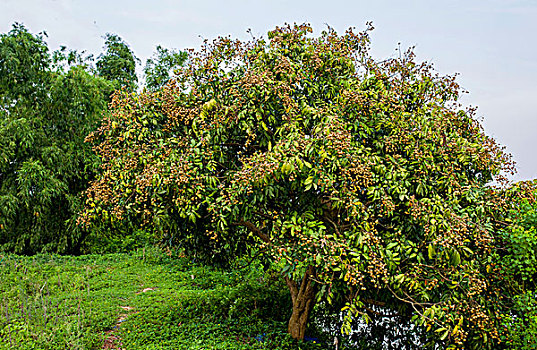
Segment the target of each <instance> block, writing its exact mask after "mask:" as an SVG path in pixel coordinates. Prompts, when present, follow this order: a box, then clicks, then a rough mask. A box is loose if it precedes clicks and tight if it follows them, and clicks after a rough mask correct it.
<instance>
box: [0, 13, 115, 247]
mask: <svg viewBox="0 0 537 350" xmlns="http://www.w3.org/2000/svg"><path fill="white" fill-rule="evenodd" d="M60 56H61V55H58V54H55V55H54V57H55V59H60ZM53 66H54V64H53V62H52V59H51V55H50V53H49V51H48V46H47V44H46V43H45V42H44V38H43V36H42V35H33V34H31V33H29V32H28V31H27V30H26V28H25V27H24V26H22V25H20V24H15V25H14V26H13V29H12V30H11V31H10V32H9V33H6V34H1V35H0V246H1V247H2V249H3V250H4V249H5V250H10V251H16V252H18V253H35V252H39V251H43V250H44V251H54V252H66V251H72V250H73V249H76V248H75V247H76V245H77V244H78V242H79V241H80V239H81V235H82V233H81V230H80V228H78V227H77V226H76V225H75V222H74V219H73V215H74V214H75V213H76V212H77V211H79V210H80V207H81V204H82V203H81V201H80V197H79V196H78V194H80V193H81V191H83V190H84V189H85V188H86V187H87V185H88V182H89V180H90V179H91V178H92V177H93V176H94V174H95V171H96V170H97V164H98V158H97V157H96V156H95V155H94V154H93V153H92V152H91V148H90V147H89V146H88V145H86V144H84V138H85V136H86V135H87V134H88V133H89V132H90V131H92V130H94V129H95V128H96V126H97V125H98V124H99V122H100V120H101V117H102V113H104V111H105V110H106V106H107V103H108V101H109V95H110V94H111V92H112V91H113V88H112V85H111V84H110V82H108V81H106V80H104V79H101V78H96V77H94V76H93V75H91V74H90V73H89V72H88V71H86V69H85V67H83V66H81V65H72V66H71V67H69V64H67V66H68V67H67V69H66V70H65V71H64V70H63V69H58V70H55V69H53Z"/></svg>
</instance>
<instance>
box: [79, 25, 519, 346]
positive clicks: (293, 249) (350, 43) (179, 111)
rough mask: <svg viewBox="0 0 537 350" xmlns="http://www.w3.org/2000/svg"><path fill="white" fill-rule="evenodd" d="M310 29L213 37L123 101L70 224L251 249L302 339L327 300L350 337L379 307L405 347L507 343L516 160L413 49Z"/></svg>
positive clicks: (227, 251)
mask: <svg viewBox="0 0 537 350" xmlns="http://www.w3.org/2000/svg"><path fill="white" fill-rule="evenodd" d="M310 32H311V28H310V27H309V26H308V25H295V26H286V27H283V28H276V29H275V30H273V31H271V32H269V34H268V40H265V39H263V38H258V39H253V40H252V41H250V42H241V41H238V40H236V41H234V40H231V39H229V38H219V39H217V40H215V41H214V42H212V43H209V42H206V43H205V45H204V46H203V47H202V49H201V51H199V52H197V53H193V56H192V57H191V59H190V61H189V62H188V65H187V66H186V67H185V68H184V69H181V70H179V71H178V72H177V73H178V75H177V76H176V78H175V80H174V81H173V82H171V83H169V84H167V85H166V86H164V87H163V88H162V89H160V90H157V91H155V92H154V93H153V92H149V93H142V94H128V93H119V94H116V95H115V97H114V99H113V102H112V105H111V107H112V113H111V116H110V117H109V118H106V119H105V120H104V122H103V124H102V126H101V127H100V129H99V130H98V131H97V132H95V133H92V134H91V135H90V136H89V137H88V140H89V141H90V142H93V144H94V149H95V150H96V152H98V154H99V156H100V157H101V159H102V161H103V172H102V174H101V175H100V176H99V178H98V179H96V180H95V181H94V182H93V183H92V185H91V187H90V188H89V190H88V192H87V194H88V197H87V205H86V210H85V212H84V214H83V216H82V218H81V220H80V221H81V222H82V223H84V224H87V225H94V224H98V223H100V222H109V223H111V224H114V223H121V222H128V223H130V224H132V225H135V226H142V227H144V226H145V227H151V228H152V229H154V230H157V231H159V232H160V233H161V234H162V235H163V237H166V238H167V239H169V240H170V241H173V240H175V241H177V242H179V243H180V244H181V245H182V246H183V247H184V248H185V249H186V251H187V252H188V253H195V254H203V255H205V256H209V257H210V258H211V261H213V262H215V263H216V262H218V261H223V262H226V261H229V259H230V257H233V256H236V255H241V254H244V253H250V254H254V253H255V254H256V256H257V255H259V257H260V259H261V260H262V261H263V262H264V263H266V264H267V265H268V266H270V267H272V268H275V269H277V270H279V271H281V273H282V274H283V277H284V279H285V281H286V284H287V286H288V288H289V290H290V293H291V297H292V301H293V310H292V311H293V312H292V315H291V319H290V321H289V328H288V330H289V332H290V333H291V334H292V336H293V337H295V338H303V337H304V334H305V329H306V322H307V319H308V315H309V313H310V312H311V310H312V308H313V305H314V304H315V302H316V301H322V300H324V301H325V302H326V303H327V304H326V305H330V304H332V305H342V306H344V307H343V309H344V311H345V312H346V317H345V322H344V323H343V330H345V331H347V332H350V331H351V324H352V323H353V322H356V321H357V319H358V318H359V317H360V316H361V318H362V319H364V320H366V321H367V320H373V319H375V318H378V317H381V316H382V315H384V316H388V317H390V316H391V317H397V318H399V319H400V320H401V322H400V324H407V325H408V327H406V328H405V327H403V328H402V331H403V332H406V333H407V334H410V336H409V337H410V338H412V337H414V339H417V340H416V342H415V343H414V344H406V345H405V344H404V345H405V346H407V345H408V346H409V347H412V346H417V347H421V348H435V347H437V346H441V347H443V348H457V347H458V348H462V347H464V348H467V349H472V348H494V347H501V346H503V345H502V344H505V343H506V342H509V341H510V339H507V338H510V337H511V336H510V335H509V334H507V333H506V332H503V331H502V330H503V329H504V328H503V327H504V323H503V322H504V319H503V316H502V315H508V314H509V313H510V311H509V307H510V305H512V303H511V302H512V301H513V294H512V293H510V292H506V288H505V285H506V283H509V282H507V281H508V280H510V278H512V277H513V276H511V275H509V274H507V273H506V272H505V271H504V270H498V269H495V268H492V267H491V265H490V258H489V257H491V256H492V255H493V254H494V253H495V252H496V251H498V246H497V245H498V242H499V237H498V236H497V235H498V234H499V233H498V232H499V229H500V228H503V227H506V225H505V224H502V223H498V222H497V221H494V219H493V217H494V215H497V213H498V212H501V210H505V205H504V204H505V202H502V199H501V196H499V195H498V192H497V190H495V189H494V187H492V186H489V185H488V184H489V183H490V182H491V181H493V180H501V177H500V176H499V175H500V173H501V171H510V170H511V169H512V165H511V164H510V161H509V157H508V156H507V155H505V154H504V153H503V152H502V150H501V149H500V148H499V147H498V146H497V145H496V143H495V142H494V140H492V139H491V138H489V137H487V136H486V135H485V134H484V133H483V130H482V128H481V126H480V125H479V123H478V122H477V121H476V120H475V119H474V118H473V116H474V112H475V111H474V110H473V109H467V110H462V109H460V105H459V104H458V102H457V101H458V98H459V95H460V93H461V89H460V87H459V86H458V84H457V83H456V82H455V78H454V77H451V76H439V75H438V74H436V73H435V72H434V70H433V68H432V66H431V65H429V64H427V63H421V64H420V63H417V62H416V61H415V60H414V57H413V53H412V52H411V51H409V52H407V53H406V54H404V55H401V56H400V57H399V58H394V59H389V60H385V61H383V62H376V61H374V60H373V59H372V58H371V57H370V54H369V50H368V43H369V39H368V33H367V32H363V33H355V32H353V31H352V30H348V31H347V32H346V33H345V34H344V35H338V34H337V33H335V31H333V30H331V29H329V30H327V31H326V32H323V33H322V35H321V36H320V37H318V38H314V37H311V36H310V35H309V33H310ZM502 203H503V204H502ZM502 208H504V209H502ZM493 213H496V214H493ZM513 237H515V236H513ZM513 239H518V238H513ZM504 292H505V293H504ZM502 298H504V299H506V301H507V302H506V303H501V302H498V300H500V299H502ZM412 334H414V336H412ZM504 337H507V338H504ZM396 345H397V344H396ZM394 346H395V345H394Z"/></svg>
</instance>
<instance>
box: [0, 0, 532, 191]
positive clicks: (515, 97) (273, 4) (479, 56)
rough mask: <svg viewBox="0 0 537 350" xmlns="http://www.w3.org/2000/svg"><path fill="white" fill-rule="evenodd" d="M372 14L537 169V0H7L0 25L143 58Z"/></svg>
mask: <svg viewBox="0 0 537 350" xmlns="http://www.w3.org/2000/svg"><path fill="white" fill-rule="evenodd" d="M368 21H372V22H373V25H374V26H375V30H374V31H373V32H372V34H371V52H372V54H373V56H374V57H376V58H378V59H386V58H389V57H393V56H395V55H396V48H397V47H398V46H399V45H400V46H401V48H403V49H404V48H407V47H410V46H415V52H416V54H417V59H418V60H422V61H429V62H432V63H434V66H435V68H436V70H437V71H438V72H439V73H440V74H453V73H459V74H460V76H459V79H458V81H459V83H460V84H461V85H462V87H463V88H464V89H466V90H468V91H469V92H470V93H469V94H468V95H465V96H464V98H463V100H462V102H463V103H464V104H466V105H472V106H478V107H479V109H478V113H477V116H478V118H479V120H480V121H481V122H482V124H483V126H484V128H485V132H486V133H487V134H488V135H490V136H492V137H494V139H496V141H497V142H498V143H500V144H501V145H503V146H505V150H506V151H507V152H508V153H510V154H512V155H513V159H514V160H515V162H516V164H517V169H518V173H517V174H516V175H515V176H513V177H511V179H512V180H513V181H518V180H528V179H535V178H537V156H536V155H535V154H536V153H537V84H536V82H537V40H535V37H536V35H537V0H465V1H463V0H435V1H433V0H406V1H400V0H367V1H363V0H354V1H351V0H348V1H343V0H325V1H317V0H309V1H306V0H294V1H291V0H290V1H284V0H271V1H253V0H228V1H221V0H220V1H218V0H195V1H183V0H176V1H173V0H145V1H141V0H128V1H127V0H106V1H104V0H92V1H89V0H0V32H2V33H5V32H7V31H9V30H10V28H11V25H12V24H13V23H14V22H20V23H23V24H24V25H25V26H26V27H27V28H28V29H29V30H30V31H31V32H33V33H37V32H41V31H46V32H47V34H48V39H47V42H48V44H49V47H50V48H51V49H52V50H54V49H57V48H59V47H60V45H65V46H67V47H68V48H70V49H76V50H87V52H89V53H94V54H98V53H100V52H101V50H102V46H103V44H104V40H103V35H105V34H106V33H115V34H118V35H119V36H120V37H122V38H123V39H124V40H125V41H126V42H127V43H128V44H129V45H130V47H131V49H132V50H133V51H134V53H135V54H136V56H138V57H139V58H140V59H141V61H142V62H143V63H145V60H146V59H147V58H149V57H150V56H151V55H152V53H153V52H154V51H155V47H156V46H157V45H162V46H164V47H167V48H175V49H179V50H182V49H185V48H199V47H200V45H201V43H202V41H203V39H210V40H211V39H214V38H216V37H217V36H225V35H231V36H232V37H233V38H239V39H244V40H247V39H249V38H250V35H249V34H247V30H248V29H251V31H252V34H253V35H254V36H255V37H259V36H266V33H267V31H269V30H271V29H274V27H275V26H278V25H280V26H281V25H283V24H284V23H295V22H296V23H304V22H307V23H310V24H311V25H312V26H313V28H314V33H317V34H318V33H320V32H321V31H322V30H324V29H326V26H327V25H329V26H331V27H333V28H334V29H336V31H338V32H340V33H342V32H344V31H345V30H346V29H347V28H349V27H355V28H357V29H358V30H363V29H365V27H366V25H365V24H366V22H368Z"/></svg>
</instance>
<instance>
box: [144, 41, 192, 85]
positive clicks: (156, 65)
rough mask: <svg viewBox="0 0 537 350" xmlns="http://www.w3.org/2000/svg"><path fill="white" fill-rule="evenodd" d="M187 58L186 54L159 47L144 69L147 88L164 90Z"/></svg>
mask: <svg viewBox="0 0 537 350" xmlns="http://www.w3.org/2000/svg"><path fill="white" fill-rule="evenodd" d="M187 57H188V55H187V53H186V52H181V51H176V50H170V49H166V48H163V47H162V46H160V45H158V46H157V51H156V53H155V54H154V55H153V57H152V58H149V59H148V60H147V62H146V64H145V67H144V74H145V84H146V87H147V88H148V89H149V90H157V89H160V88H162V87H163V86H164V85H165V84H166V83H167V82H168V81H169V80H170V78H171V76H172V75H173V71H174V70H175V69H177V68H179V67H181V66H182V65H183V64H184V63H185V61H186V59H187Z"/></svg>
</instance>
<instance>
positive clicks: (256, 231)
mask: <svg viewBox="0 0 537 350" xmlns="http://www.w3.org/2000/svg"><path fill="white" fill-rule="evenodd" d="M232 225H235V226H244V227H246V228H247V229H248V230H250V231H251V232H252V233H254V234H255V235H256V236H257V237H259V238H261V240H262V241H263V242H265V243H270V238H269V236H268V235H267V234H266V233H264V232H263V231H261V230H260V229H259V228H258V227H257V226H255V225H254V224H252V223H251V222H250V221H244V220H241V221H238V222H234V223H232Z"/></svg>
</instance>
